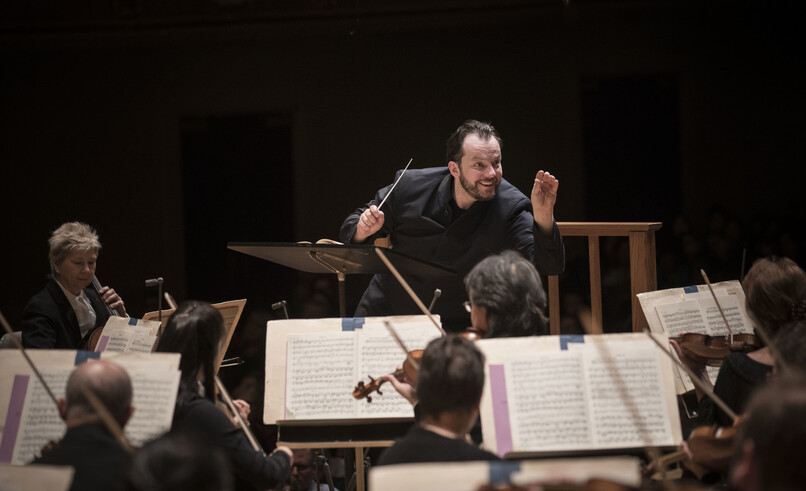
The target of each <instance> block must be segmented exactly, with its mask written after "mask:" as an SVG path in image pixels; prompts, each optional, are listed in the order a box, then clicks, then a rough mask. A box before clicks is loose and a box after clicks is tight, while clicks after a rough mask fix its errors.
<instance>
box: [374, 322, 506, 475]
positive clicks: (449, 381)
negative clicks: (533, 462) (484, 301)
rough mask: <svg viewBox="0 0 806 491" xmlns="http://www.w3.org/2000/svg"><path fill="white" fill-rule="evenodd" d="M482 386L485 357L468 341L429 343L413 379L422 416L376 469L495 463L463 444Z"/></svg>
mask: <svg viewBox="0 0 806 491" xmlns="http://www.w3.org/2000/svg"><path fill="white" fill-rule="evenodd" d="M483 387H484V355H483V354H482V353H481V351H479V349H478V348H476V346H475V345H474V344H473V342H471V341H468V340H467V339H464V338H462V337H460V336H457V335H452V334H449V335H447V336H443V337H440V338H436V339H434V340H433V341H431V342H430V343H428V346H427V347H426V348H425V350H424V351H423V356H422V358H421V359H420V368H419V372H418V375H417V394H418V396H419V404H418V407H419V408H420V414H421V418H420V420H419V421H418V422H417V424H415V425H414V426H412V428H411V429H410V430H409V431H408V433H407V434H406V435H405V436H404V437H403V438H401V439H399V440H397V441H395V443H394V445H392V446H391V447H389V448H388V449H386V450H385V451H384V452H383V453H382V454H381V457H380V460H379V461H378V465H391V464H405V463H414V462H455V461H467V460H498V456H496V455H495V454H493V453H491V452H488V451H486V450H482V449H480V448H478V447H476V446H475V445H473V444H471V443H469V442H468V438H469V436H468V433H469V431H470V429H471V428H472V427H473V425H474V424H475V422H476V419H477V417H478V414H479V404H480V402H481V391H482V388H483Z"/></svg>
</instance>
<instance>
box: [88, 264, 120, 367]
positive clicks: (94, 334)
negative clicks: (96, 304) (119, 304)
mask: <svg viewBox="0 0 806 491" xmlns="http://www.w3.org/2000/svg"><path fill="white" fill-rule="evenodd" d="M92 287H93V288H95V291H97V292H98V294H99V295H100V293H101V288H102V287H101V282H100V281H99V280H98V277H97V276H95V275H92ZM101 303H103V304H104V307H106V313H107V314H109V316H110V317H113V316H114V317H123V315H122V314H121V313H120V312H118V311H117V309H113V308H112V307H110V306H109V304H108V303H106V302H104V299H103V297H101ZM103 332H104V326H98V327H96V328H95V329H93V330H92V331H90V333H89V334H88V335H87V336H85V337H84V342H83V343H82V344H81V349H83V350H86V351H95V347H96V346H98V341H99V340H100V339H101V334H103Z"/></svg>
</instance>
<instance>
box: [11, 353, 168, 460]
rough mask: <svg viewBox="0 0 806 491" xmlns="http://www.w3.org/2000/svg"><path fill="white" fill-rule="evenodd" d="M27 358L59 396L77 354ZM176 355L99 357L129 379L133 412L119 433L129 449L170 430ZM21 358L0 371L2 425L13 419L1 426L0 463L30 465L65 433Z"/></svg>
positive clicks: (14, 356) (50, 402)
mask: <svg viewBox="0 0 806 491" xmlns="http://www.w3.org/2000/svg"><path fill="white" fill-rule="evenodd" d="M51 353H52V356H50V354H51ZM30 356H31V357H32V358H34V359H35V360H36V361H37V366H38V368H39V371H40V373H41V374H42V376H43V377H44V379H45V381H46V383H47V384H48V386H49V387H50V388H51V390H52V391H53V394H54V395H55V396H56V397H57V398H59V397H64V392H65V387H66V384H67V379H68V378H69V375H70V373H72V371H73V369H74V368H75V360H76V357H77V352H76V351H69V350H61V351H58V352H48V351H47V350H31V352H30ZM179 356H180V355H179V354H176V353H158V354H151V353H149V354H140V353H132V354H123V353H104V354H103V355H102V358H103V359H109V360H110V361H113V362H115V363H117V364H119V365H120V366H121V367H123V368H124V369H125V370H126V371H127V373H128V374H129V377H130V378H131V380H132V390H133V401H132V405H133V406H134V408H135V410H134V413H133V415H132V417H131V419H130V420H129V422H128V424H127V425H126V427H125V428H124V433H125V434H126V436H127V437H128V438H129V440H130V441H131V443H132V444H133V445H135V446H138V445H141V444H142V443H144V442H145V441H147V440H150V439H152V438H154V437H156V436H159V435H160V434H162V433H164V432H166V431H168V430H169V429H170V426H171V422H172V420H173V412H174V405H175V403H176V395H177V390H178V387H179V377H180V372H179ZM21 358H22V355H21V354H20V353H18V352H8V353H6V354H4V357H3V358H2V368H3V371H2V372H0V373H2V377H0V382H2V384H0V385H2V386H3V387H4V388H5V389H4V391H3V400H0V405H2V413H3V415H4V422H5V423H8V422H9V421H12V425H11V426H10V427H9V426H7V425H5V424H4V426H3V427H2V428H0V432H1V434H0V454H1V455H0V459H2V460H0V461H2V462H9V463H12V464H25V463H28V462H30V461H31V460H33V458H34V457H35V456H36V455H38V454H39V453H40V451H41V448H42V447H43V446H44V445H45V444H47V443H48V442H49V441H51V440H59V439H61V438H62V436H63V435H64V432H65V424H64V421H62V419H61V417H60V416H59V414H58V410H57V408H56V405H55V404H54V402H53V400H52V399H51V398H50V396H48V394H47V392H46V391H45V389H44V388H43V387H42V385H41V384H40V383H39V380H38V378H37V377H36V376H35V375H34V374H33V373H31V371H30V368H29V367H28V366H27V365H20V363H19V360H18V359H21ZM6 369H7V370H6Z"/></svg>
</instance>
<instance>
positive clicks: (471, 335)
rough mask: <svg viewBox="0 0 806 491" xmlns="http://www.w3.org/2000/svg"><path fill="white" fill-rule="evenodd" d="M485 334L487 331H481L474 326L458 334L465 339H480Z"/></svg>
mask: <svg viewBox="0 0 806 491" xmlns="http://www.w3.org/2000/svg"><path fill="white" fill-rule="evenodd" d="M485 334H487V331H482V330H481V329H478V328H475V327H468V328H467V329H465V332H463V333H462V334H460V335H459V336H461V337H463V338H465V339H467V340H468V341H478V340H479V339H482V338H483V337H484V335H485Z"/></svg>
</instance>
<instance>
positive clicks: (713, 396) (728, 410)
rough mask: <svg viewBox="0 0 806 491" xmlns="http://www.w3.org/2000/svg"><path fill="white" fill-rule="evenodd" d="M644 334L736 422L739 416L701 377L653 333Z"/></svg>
mask: <svg viewBox="0 0 806 491" xmlns="http://www.w3.org/2000/svg"><path fill="white" fill-rule="evenodd" d="M644 333H646V335H647V336H648V337H649V339H651V340H652V342H653V343H655V344H656V345H657V346H658V348H660V350H661V351H663V352H664V353H666V356H668V357H669V358H671V359H672V361H673V362H674V364H675V365H677V366H678V367H679V368H680V369H682V370H683V371H684V372H686V375H688V376H689V378H691V382H692V383H693V384H694V385H696V386H697V388H698V389H700V390H701V391H703V392H705V394H706V395H707V396H708V397H710V398H711V400H712V401H714V404H716V405H717V406H719V408H720V409H722V410H723V411H725V414H727V415H728V417H730V419H731V420H733V421H735V420H736V418H737V417H738V416H737V415H736V413H735V412H734V411H733V409H731V408H730V407H729V406H728V405H727V404H725V401H723V400H722V398H720V397H719V396H718V395H716V393H714V390H713V389H712V388H711V387H708V385H707V384H706V383H705V382H703V381H702V379H700V377H698V376H697V375H695V374H694V372H692V371H691V370H690V369H689V368H688V367H687V366H685V365H684V364H683V362H681V361H680V360H678V359H677V358H675V357H674V355H672V353H670V352H669V351H668V349H666V348H664V347H663V345H662V344H661V342H660V341H658V340H657V339H655V336H653V335H652V333H650V332H649V329H644Z"/></svg>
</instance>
